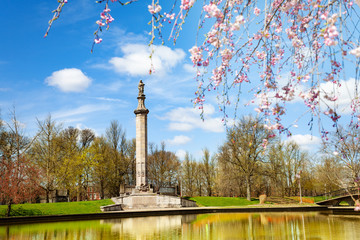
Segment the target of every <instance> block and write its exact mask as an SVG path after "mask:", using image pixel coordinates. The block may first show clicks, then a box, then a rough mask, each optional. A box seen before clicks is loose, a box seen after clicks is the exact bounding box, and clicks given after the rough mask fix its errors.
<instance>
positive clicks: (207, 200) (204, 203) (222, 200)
mask: <svg viewBox="0 0 360 240" xmlns="http://www.w3.org/2000/svg"><path fill="white" fill-rule="evenodd" d="M189 199H190V200H193V201H195V202H196V203H197V204H198V206H201V207H230V206H248V205H253V204H259V200H257V199H253V200H252V201H248V200H247V199H246V198H241V197H191V198H189Z"/></svg>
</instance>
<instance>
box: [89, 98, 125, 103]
mask: <svg viewBox="0 0 360 240" xmlns="http://www.w3.org/2000/svg"><path fill="white" fill-rule="evenodd" d="M95 99H97V100H101V101H107V102H119V103H122V104H128V103H127V102H126V101H124V100H122V99H118V98H107V97H96V98H95Z"/></svg>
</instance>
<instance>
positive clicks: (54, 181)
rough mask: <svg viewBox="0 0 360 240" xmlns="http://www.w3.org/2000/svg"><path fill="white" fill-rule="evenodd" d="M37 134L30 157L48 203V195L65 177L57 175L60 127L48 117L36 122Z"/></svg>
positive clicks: (59, 162) (59, 165)
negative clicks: (37, 168)
mask: <svg viewBox="0 0 360 240" xmlns="http://www.w3.org/2000/svg"><path fill="white" fill-rule="evenodd" d="M38 128H39V130H38V133H37V138H36V140H35V141H34V144H33V145H32V147H31V152H30V156H31V159H32V160H33V161H34V163H35V164H36V165H37V166H38V167H39V168H40V172H41V174H40V182H39V184H40V187H41V188H42V189H43V190H44V192H45V195H46V202H49V198H50V193H51V192H52V191H54V190H56V188H57V186H58V183H59V182H62V181H63V180H64V178H65V177H66V175H65V176H64V175H62V176H61V175H59V171H58V169H59V168H60V167H61V161H60V158H61V156H60V145H59V134H60V130H61V126H60V125H58V124H57V123H56V122H55V121H54V120H53V119H52V118H51V115H49V116H48V117H47V118H46V119H45V120H44V121H39V120H38Z"/></svg>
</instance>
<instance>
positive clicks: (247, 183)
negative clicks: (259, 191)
mask: <svg viewBox="0 0 360 240" xmlns="http://www.w3.org/2000/svg"><path fill="white" fill-rule="evenodd" d="M246 199H247V200H249V201H251V184H250V176H246Z"/></svg>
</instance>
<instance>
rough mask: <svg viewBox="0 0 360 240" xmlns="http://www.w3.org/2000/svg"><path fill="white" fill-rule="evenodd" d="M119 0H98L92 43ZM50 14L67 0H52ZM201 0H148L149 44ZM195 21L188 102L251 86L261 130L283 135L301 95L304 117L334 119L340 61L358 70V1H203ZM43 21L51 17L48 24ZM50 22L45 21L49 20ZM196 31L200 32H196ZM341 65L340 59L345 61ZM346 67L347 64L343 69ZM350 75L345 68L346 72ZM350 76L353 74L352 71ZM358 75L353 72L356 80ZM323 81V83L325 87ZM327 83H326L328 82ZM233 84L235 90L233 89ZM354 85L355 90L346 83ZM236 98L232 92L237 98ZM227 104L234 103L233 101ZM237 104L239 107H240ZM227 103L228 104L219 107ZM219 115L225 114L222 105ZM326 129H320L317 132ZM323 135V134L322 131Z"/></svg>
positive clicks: (178, 25) (358, 105) (359, 108)
mask: <svg viewBox="0 0 360 240" xmlns="http://www.w3.org/2000/svg"><path fill="white" fill-rule="evenodd" d="M133 1H135V0H130V1H129V2H126V3H122V2H121V1H120V0H110V1H109V0H99V1H97V2H98V3H105V8H104V10H103V11H102V13H101V14H100V20H98V21H97V22H96V23H97V25H98V30H97V31H96V32H95V38H94V44H95V43H100V42H101V41H102V39H101V38H100V36H99V35H98V34H99V32H101V30H102V27H105V26H106V27H107V28H108V27H109V24H110V23H111V22H112V21H113V20H114V19H113V18H112V17H111V15H110V9H109V7H108V4H110V2H119V3H121V5H126V4H128V3H130V2H133ZM58 2H59V4H60V5H59V7H58V9H57V10H55V15H54V17H53V19H52V21H53V20H55V19H56V18H57V17H58V16H59V14H60V12H61V9H62V6H63V5H64V4H65V3H66V2H67V1H65V0H58ZM195 4H201V3H199V1H196V0H181V1H174V5H173V6H172V8H171V9H166V11H164V9H163V8H164V6H167V5H168V3H165V2H164V1H163V0H152V2H151V4H150V5H148V7H147V8H148V11H149V13H150V18H151V22H150V23H151V24H150V26H151V31H150V36H151V40H150V44H153V43H154V41H155V40H156V38H155V36H156V35H158V36H159V38H160V39H161V41H162V43H163V39H162V32H161V29H162V28H163V27H164V26H163V23H164V22H168V23H172V24H173V26H172V30H171V33H170V37H169V38H170V39H172V40H173V41H174V42H176V39H177V38H178V37H179V33H180V31H181V29H182V27H183V24H184V23H185V20H186V17H187V16H188V13H189V11H190V10H191V9H192V8H193V7H194V6H195ZM202 4H203V5H202V6H201V8H202V11H203V14H202V15H201V19H200V21H199V34H198V36H199V37H198V42H197V43H196V45H195V46H194V47H192V48H191V49H190V50H189V53H190V59H191V61H192V63H193V64H194V67H195V68H197V71H196V78H197V82H198V89H197V91H196V96H195V98H194V103H195V104H197V105H199V107H200V108H201V107H202V105H203V104H204V102H205V101H206V100H205V99H206V94H207V92H208V91H214V90H215V91H217V92H218V95H219V96H218V98H219V99H220V103H221V104H223V106H220V109H221V110H225V107H226V105H230V104H231V102H234V101H230V97H231V96H236V95H239V94H241V91H239V90H238V89H244V88H246V89H247V90H248V92H252V93H253V96H254V97H253V99H251V100H250V101H249V102H248V104H246V105H247V106H254V105H257V106H254V109H255V111H256V113H257V114H259V115H263V116H264V118H265V122H267V126H268V127H267V128H268V129H269V130H278V131H279V132H285V133H287V134H288V135H290V134H291V132H290V126H293V125H295V124H290V125H289V126H285V125H283V121H282V118H283V116H285V115H286V113H287V111H288V105H289V104H290V103H291V102H299V101H302V102H303V103H304V106H305V107H306V109H307V112H308V113H310V114H311V122H309V126H312V119H313V118H312V117H313V116H317V117H319V118H320V117H326V118H328V119H329V120H330V121H331V122H332V123H333V124H334V126H336V125H337V122H338V120H339V119H340V118H341V115H342V112H341V109H339V107H338V106H339V104H340V101H339V96H338V95H337V91H333V90H331V91H330V90H329V89H340V88H341V87H343V86H341V84H340V82H341V81H342V80H346V79H344V76H346V74H349V73H347V72H345V71H344V69H345V68H347V69H350V71H351V70H352V69H351V67H350V65H352V66H354V68H353V69H355V71H357V69H358V64H357V61H358V58H359V57H360V46H359V45H360V43H359V40H358V39H360V32H359V30H358V27H357V26H356V22H357V20H358V19H353V18H356V16H357V11H359V6H358V4H354V2H353V0H339V1H327V0H297V1H295V0H273V1H271V2H266V1H265V2H264V3H262V2H260V1H258V2H256V1H243V0H204V1H203V2H202ZM52 21H51V23H52ZM51 23H50V26H51ZM201 36H204V38H201ZM346 65H347V66H346ZM348 71H349V70H348ZM350 75H351V76H352V73H350ZM354 75H356V78H358V75H359V74H356V73H355V74H354ZM356 80H358V79H356ZM324 84H327V85H326V86H327V87H326V88H324V87H323V86H325V85H324ZM329 84H330V85H329ZM234 91H237V92H234ZM354 91H356V89H354ZM356 96H358V93H357V92H355V93H354V94H352V99H351V104H349V107H350V110H351V111H352V114H353V116H354V118H353V119H355V122H354V124H357V125H359V126H360V102H359V99H358V98H357V97H356ZM238 99H239V97H238ZM235 103H236V107H235V111H237V107H238V106H240V105H239V104H238V102H236V101H235ZM240 107H241V106H240ZM227 109H229V108H227ZM224 116H226V114H225V111H224ZM323 132H327V131H323ZM324 136H325V137H324V138H326V134H324Z"/></svg>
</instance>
